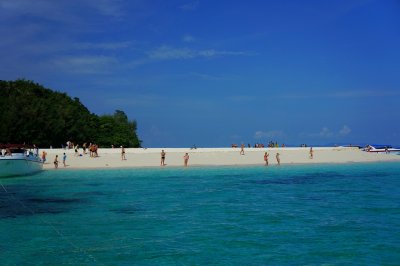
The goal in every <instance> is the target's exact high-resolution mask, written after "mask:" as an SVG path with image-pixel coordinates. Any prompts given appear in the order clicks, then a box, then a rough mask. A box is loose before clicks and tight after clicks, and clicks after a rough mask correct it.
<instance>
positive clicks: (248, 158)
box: [40, 147, 400, 169]
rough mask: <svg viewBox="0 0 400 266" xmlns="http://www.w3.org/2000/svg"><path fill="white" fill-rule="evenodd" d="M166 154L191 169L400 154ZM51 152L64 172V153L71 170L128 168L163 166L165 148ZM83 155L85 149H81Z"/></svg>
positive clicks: (327, 150) (331, 150) (338, 150)
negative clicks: (266, 160)
mask: <svg viewBox="0 0 400 266" xmlns="http://www.w3.org/2000/svg"><path fill="white" fill-rule="evenodd" d="M163 149H164V151H165V152H166V159H165V163H166V166H165V167H168V166H174V167H175V166H182V167H183V156H184V155H185V153H186V152H187V153H189V156H190V159H189V167H190V166H233V165H264V153H265V152H266V151H267V152H268V153H269V165H271V166H274V165H276V164H277V161H276V157H275V156H276V154H277V153H279V154H280V160H281V164H282V165H285V164H309V163H355V162H379V161H399V162H400V155H397V154H395V153H392V154H384V153H379V154H377V153H369V152H364V151H361V150H359V149H358V148H351V147H321V148H313V150H314V158H313V159H310V158H309V150H310V149H309V148H245V155H240V148H198V149H195V150H191V149H189V148H163ZM43 150H44V151H46V152H47V162H46V163H45V165H44V169H54V165H53V161H54V158H55V155H58V158H59V168H60V169H63V168H64V166H63V164H62V157H63V153H64V152H65V153H66V155H67V160H66V162H67V167H66V168H70V169H72V168H74V169H85V168H87V169H93V168H125V167H160V157H161V155H160V153H161V150H162V148H148V149H142V148H130V149H125V151H126V160H121V149H120V148H114V149H111V148H110V149H105V148H100V149H99V151H98V154H99V157H97V158H91V157H90V156H89V153H88V154H86V155H82V156H75V155H74V153H75V152H74V150H73V149H70V150H63V149H41V150H40V154H41V152H42V151H43ZM79 153H80V154H82V153H83V151H82V149H80V150H79Z"/></svg>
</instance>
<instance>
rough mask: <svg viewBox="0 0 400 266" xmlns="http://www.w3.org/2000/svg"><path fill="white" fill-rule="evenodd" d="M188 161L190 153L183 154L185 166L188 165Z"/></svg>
mask: <svg viewBox="0 0 400 266" xmlns="http://www.w3.org/2000/svg"><path fill="white" fill-rule="evenodd" d="M188 161H189V154H188V153H186V154H185V156H183V163H184V165H185V167H187V166H188Z"/></svg>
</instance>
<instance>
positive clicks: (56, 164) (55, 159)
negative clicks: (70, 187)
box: [54, 155, 58, 169]
mask: <svg viewBox="0 0 400 266" xmlns="http://www.w3.org/2000/svg"><path fill="white" fill-rule="evenodd" d="M54 168H56V169H57V168H58V155H56V158H54Z"/></svg>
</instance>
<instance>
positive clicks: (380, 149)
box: [363, 145, 400, 153]
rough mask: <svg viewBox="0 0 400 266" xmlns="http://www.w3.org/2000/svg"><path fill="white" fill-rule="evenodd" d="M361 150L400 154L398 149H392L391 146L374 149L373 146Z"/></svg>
mask: <svg viewBox="0 0 400 266" xmlns="http://www.w3.org/2000/svg"><path fill="white" fill-rule="evenodd" d="M363 150H364V151H366V152H383V153H391V152H400V149H399V148H393V147H391V146H379V147H375V146H371V145H368V146H367V147H365V148H364V149H363Z"/></svg>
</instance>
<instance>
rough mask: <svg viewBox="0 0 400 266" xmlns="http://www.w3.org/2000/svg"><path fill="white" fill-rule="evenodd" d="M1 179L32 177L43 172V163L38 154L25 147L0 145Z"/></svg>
mask: <svg viewBox="0 0 400 266" xmlns="http://www.w3.org/2000/svg"><path fill="white" fill-rule="evenodd" d="M0 148H1V156H0V177H9V176H21V175H30V174H34V173H37V172H40V171H42V169H43V162H42V160H41V159H40V158H39V155H38V154H34V153H33V152H32V151H30V150H28V149H26V148H25V146H24V145H0Z"/></svg>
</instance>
